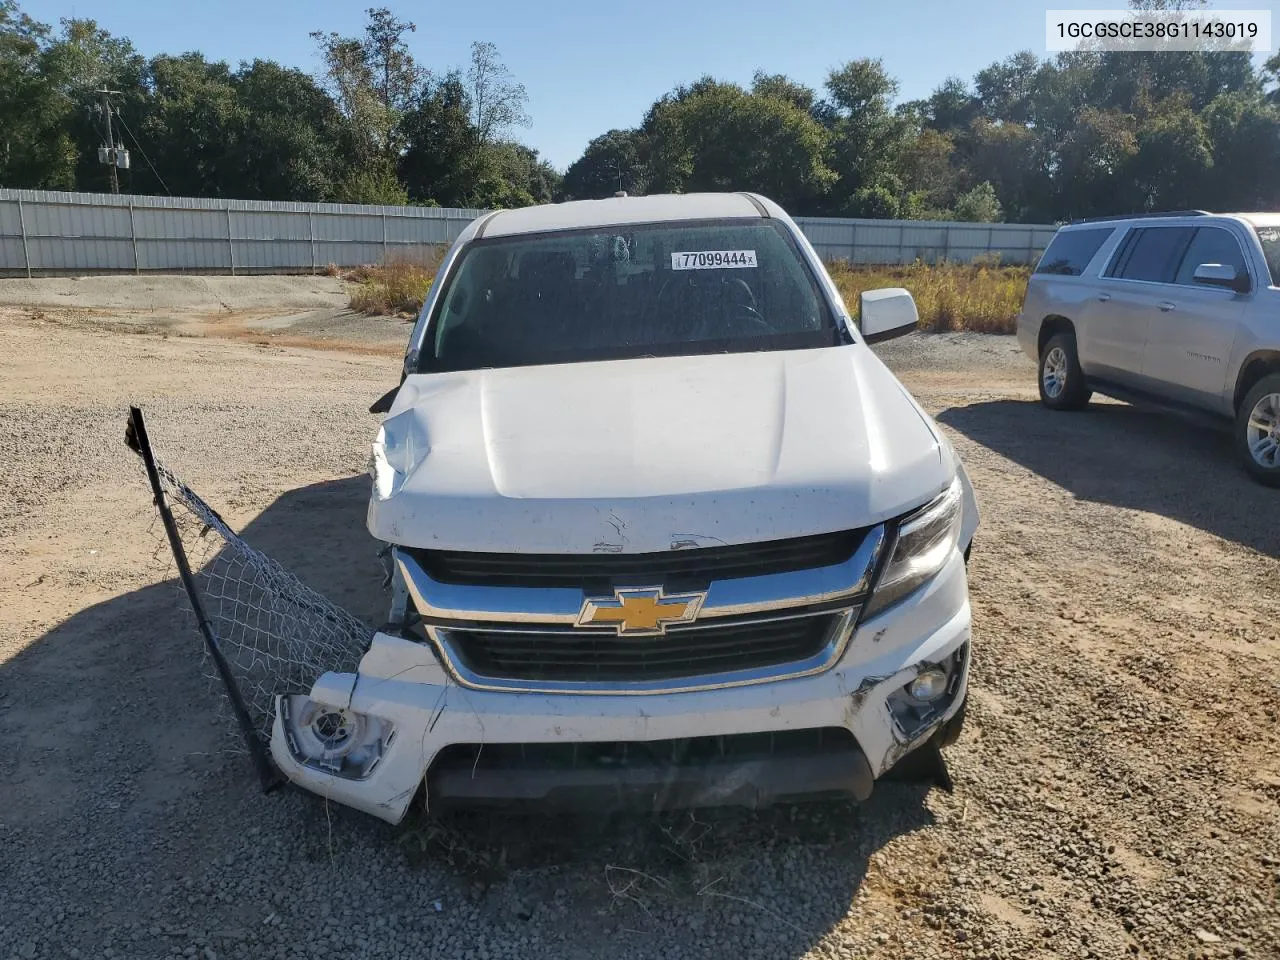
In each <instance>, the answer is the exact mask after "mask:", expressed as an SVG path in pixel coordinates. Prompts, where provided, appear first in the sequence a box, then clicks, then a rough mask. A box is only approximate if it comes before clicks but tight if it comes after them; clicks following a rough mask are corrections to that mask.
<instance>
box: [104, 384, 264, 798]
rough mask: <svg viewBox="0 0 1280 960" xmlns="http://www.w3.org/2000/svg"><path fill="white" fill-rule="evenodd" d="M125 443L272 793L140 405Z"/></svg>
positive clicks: (255, 761) (256, 764) (251, 753)
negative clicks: (137, 462) (143, 471)
mask: <svg viewBox="0 0 1280 960" xmlns="http://www.w3.org/2000/svg"><path fill="white" fill-rule="evenodd" d="M124 442H125V444H126V445H127V446H128V447H129V449H131V450H132V451H133V452H134V453H136V454H138V456H140V457H142V463H143V465H144V466H146V468H147V479H148V480H149V481H150V482H151V493H152V496H153V497H154V499H155V505H156V509H157V510H158V511H159V512H160V522H161V523H162V524H163V525H164V533H165V537H166V538H167V539H168V541H169V549H170V550H172V551H173V562H174V566H176V567H177V568H178V577H179V578H180V579H181V580H182V586H183V589H185V590H186V592H187V599H188V600H189V601H190V602H191V610H192V612H193V613H195V616H196V624H197V626H199V628H200V633H201V634H202V635H203V636H204V642H205V649H206V650H208V651H209V657H210V659H212V660H213V665H214V667H215V668H216V669H217V671H218V677H219V678H220V679H221V680H222V685H223V686H224V687H225V688H226V691H227V699H228V700H230V701H231V712H232V713H233V714H234V715H235V718H236V723H237V724H238V725H239V727H240V733H241V734H242V735H243V736H244V742H245V746H246V747H248V748H249V756H250V758H251V759H252V760H253V766H254V768H255V769H256V770H257V772H258V780H259V782H260V783H261V784H262V789H263V790H264V791H268V792H269V791H271V790H274V789H275V788H276V787H277V786H279V785H280V783H281V781H280V778H279V777H278V776H277V775H276V772H275V770H274V769H273V768H272V766H271V760H270V759H269V758H268V757H267V751H266V750H265V748H264V747H263V745H262V741H261V740H260V739H258V736H257V734H256V733H254V730H253V721H252V720H251V719H250V718H249V711H248V708H247V707H245V703H244V697H243V696H242V695H241V693H240V688H239V686H237V684H236V681H235V677H234V676H233V675H232V673H231V667H230V665H229V664H228V663H227V659H226V657H225V656H223V653H222V647H221V646H220V645H219V643H218V637H217V634H215V633H214V631H213V625H212V624H211V623H210V622H209V617H208V616H207V615H206V614H205V610H204V604H203V603H202V602H201V600H200V593H199V591H198V590H196V582H195V578H194V577H192V575H191V565H190V562H189V561H188V560H187V551H186V550H185V549H184V548H183V546H182V537H181V536H180V535H179V534H178V525H177V523H176V522H175V521H174V519H173V513H172V512H171V511H170V510H169V504H168V502H167V501H166V500H165V495H164V487H163V486H162V485H161V483H160V471H159V469H158V468H157V466H156V459H155V453H154V452H153V451H152V449H151V441H150V439H149V438H148V437H147V425H146V421H145V420H143V419H142V411H141V410H139V409H138V408H137V407H130V408H129V426H128V428H127V429H126V430H125V441H124Z"/></svg>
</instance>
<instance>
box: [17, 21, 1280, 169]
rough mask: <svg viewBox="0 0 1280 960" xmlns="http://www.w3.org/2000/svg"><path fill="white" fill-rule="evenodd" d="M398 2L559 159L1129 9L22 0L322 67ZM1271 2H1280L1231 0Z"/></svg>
mask: <svg viewBox="0 0 1280 960" xmlns="http://www.w3.org/2000/svg"><path fill="white" fill-rule="evenodd" d="M384 3H385V5H386V6H389V7H390V8H391V9H392V10H393V11H394V12H395V13H396V14H397V15H398V16H399V17H400V18H401V19H404V20H409V21H413V22H415V23H416V24H417V26H418V29H417V32H416V33H415V34H413V35H412V36H411V37H410V45H411V47H412V49H413V52H414V55H415V56H416V57H417V58H418V59H419V60H420V61H421V62H422V63H423V64H424V65H426V66H428V67H429V68H431V69H433V70H438V71H441V72H443V71H445V70H447V69H449V68H450V67H451V66H460V65H463V64H465V62H466V60H467V57H468V55H469V49H470V44H471V42H472V41H473V40H488V41H492V42H493V43H496V44H497V45H498V49H499V51H500V52H501V54H502V57H503V59H504V60H505V61H506V63H507V65H508V66H509V67H510V68H511V70H512V71H513V72H514V73H515V75H516V78H517V79H518V80H519V81H520V82H522V83H523V84H524V85H525V87H526V89H527V90H528V93H529V113H530V115H531V116H532V118H533V123H532V125H531V126H530V127H528V128H527V129H524V130H518V131H516V133H517V136H518V137H519V139H521V140H523V141H524V142H525V143H528V144H529V145H530V146H533V147H536V148H537V149H538V150H539V151H540V152H541V153H542V154H543V156H545V157H546V158H547V159H549V160H550V161H551V162H552V163H553V164H554V165H555V166H557V167H559V168H560V169H564V167H566V166H567V165H568V164H570V163H571V162H573V160H575V159H576V158H577V157H578V156H579V155H580V154H581V153H582V149H583V148H584V147H585V146H586V144H587V141H589V140H590V139H591V138H592V137H594V136H596V135H598V134H600V133H603V132H604V131H606V130H608V129H610V128H611V127H629V126H635V125H636V124H637V123H639V121H640V119H641V117H642V116H643V114H644V111H645V110H646V109H647V108H648V106H649V105H650V104H651V103H652V102H653V101H654V100H655V99H657V98H658V97H659V96H661V95H662V94H663V93H665V92H667V91H668V90H670V89H671V88H672V87H674V86H676V85H677V84H680V83H687V82H689V81H692V80H695V79H697V78H698V77H700V76H702V75H703V74H711V75H713V76H715V77H717V78H718V79H721V80H732V81H739V82H749V81H750V79H751V74H752V73H753V72H754V71H755V70H756V69H757V68H760V69H764V70H766V71H767V72H769V73H785V74H787V75H788V76H790V77H792V78H793V79H796V80H799V81H802V82H804V83H807V84H809V85H811V86H814V87H820V86H821V84H822V81H823V79H824V77H825V76H826V73H827V71H828V70H829V69H830V68H831V67H832V66H834V65H836V64H838V63H841V62H843V61H846V60H851V59H855V58H858V57H880V58H882V59H883V60H884V62H885V66H886V67H887V69H888V70H889V72H890V73H891V74H892V75H893V76H895V77H896V78H897V79H898V80H899V82H900V84H901V89H900V93H899V96H900V98H901V99H907V100H910V99H915V98H917V97H923V96H927V95H928V94H929V93H930V92H931V91H932V90H933V89H934V87H936V86H937V85H938V84H939V83H941V82H942V80H943V79H945V78H946V77H947V76H948V75H949V74H957V75H959V76H962V77H965V78H966V79H971V78H972V76H973V74H974V73H975V72H976V71H978V70H980V69H981V68H983V67H985V66H986V65H987V64H989V63H991V62H992V61H993V60H997V59H1001V58H1003V57H1005V56H1008V55H1009V54H1011V53H1014V52H1016V51H1018V50H1024V49H1029V50H1033V51H1035V52H1036V53H1040V54H1042V53H1043V48H1044V11H1045V9H1047V8H1049V7H1054V8H1064V7H1088V8H1093V9H1098V8H1106V7H1123V6H1124V3H1123V2H1121V0H1087V2H1078V3H1070V2H1069V0H1056V2H1052V3H1039V4H1038V3H1035V2H1030V0H983V2H981V3H976V2H963V0H960V2H956V0H950V2H949V0H890V2H884V0H880V2H876V3H869V2H866V0H843V2H839V0H826V2H821V3H819V2H813V0H666V2H652V0H650V2H644V0H641V2H636V0H592V2H583V0H543V2H541V3H534V2H516V0H470V2H458V0H436V2H431V3H423V2H411V3H406V2H395V0H364V2H359V0H354V2H353V0H346V2H339V0H305V2H304V0H254V2H250V0H207V2H203V3H191V2H188V0H170V2H167V3H157V2H156V0H19V5H20V6H21V7H22V9H24V10H25V11H26V12H27V13H29V14H31V15H32V16H33V17H35V18H36V19H38V20H43V21H45V22H46V23H56V22H57V21H58V19H59V18H61V17H71V16H75V17H86V18H92V19H94V20H97V21H98V22H99V24H100V25H101V26H103V27H105V28H106V29H108V30H110V31H111V32H112V33H114V34H117V35H123V36H127V37H129V38H130V39H132V40H133V42H134V45H135V46H136V47H137V48H138V49H139V51H140V52H142V53H143V54H144V55H147V56H151V55H154V54H156V53H161V52H164V53H179V52H183V51H186V50H199V51H201V52H202V53H204V54H205V55H206V56H207V57H210V58H214V59H224V60H228V61H230V62H232V63H233V64H234V63H236V62H238V61H240V60H252V59H253V58H255V57H262V58H266V59H272V60H277V61H279V62H281V63H284V64H288V65H290V66H297V67H301V68H303V69H305V70H308V71H314V70H315V69H316V68H317V65H318V63H317V58H316V53H315V45H314V43H313V42H312V40H311V39H310V37H309V36H308V34H309V33H310V32H311V31H312V30H335V31H338V32H339V33H343V34H355V33H358V32H359V31H360V29H361V27H362V25H363V21H364V10H365V8H366V7H368V6H371V5H379V6H380V5H383V4H384ZM1213 6H1215V7H1219V8H1224V9H1241V8H1259V9H1268V8H1269V9H1271V10H1272V17H1273V22H1274V27H1275V29H1276V30H1277V32H1278V33H1280V13H1278V12H1277V11H1278V10H1280V0H1270V2H1260V0H1233V2H1222V3H1215V4H1213Z"/></svg>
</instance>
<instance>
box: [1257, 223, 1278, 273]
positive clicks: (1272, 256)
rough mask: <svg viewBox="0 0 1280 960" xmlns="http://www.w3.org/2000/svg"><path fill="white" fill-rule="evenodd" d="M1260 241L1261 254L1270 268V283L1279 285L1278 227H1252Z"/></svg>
mask: <svg viewBox="0 0 1280 960" xmlns="http://www.w3.org/2000/svg"><path fill="white" fill-rule="evenodd" d="M1254 230H1256V231H1257V233H1258V239H1259V240H1260V241H1261V242H1262V254H1263V256H1265V257H1266V258H1267V266H1268V267H1270V268H1271V285H1272V286H1273V287H1280V227H1271V226H1268V227H1254Z"/></svg>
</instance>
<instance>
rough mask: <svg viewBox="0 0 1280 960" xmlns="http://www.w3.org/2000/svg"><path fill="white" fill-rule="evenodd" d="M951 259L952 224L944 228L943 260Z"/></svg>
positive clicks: (944, 261)
mask: <svg viewBox="0 0 1280 960" xmlns="http://www.w3.org/2000/svg"><path fill="white" fill-rule="evenodd" d="M950 259H951V225H950V224H947V226H945V227H943V228H942V262H943V263H946V262H947V261H949V260H950Z"/></svg>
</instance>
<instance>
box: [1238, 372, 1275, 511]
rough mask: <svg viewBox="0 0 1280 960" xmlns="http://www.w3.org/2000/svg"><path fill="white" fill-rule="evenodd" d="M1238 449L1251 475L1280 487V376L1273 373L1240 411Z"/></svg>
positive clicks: (1268, 484)
mask: <svg viewBox="0 0 1280 960" xmlns="http://www.w3.org/2000/svg"><path fill="white" fill-rule="evenodd" d="M1235 434H1236V436H1235V440H1236V447H1237V449H1238V450H1239V451H1240V456H1241V458H1242V459H1243V460H1244V468H1245V470H1247V471H1249V476H1251V477H1253V479H1255V480H1257V481H1258V482H1259V483H1265V484H1266V485H1267V486H1269V487H1280V373H1269V374H1267V375H1266V376H1265V377H1263V378H1262V379H1261V380H1259V381H1258V382H1257V383H1255V384H1254V385H1253V387H1252V388H1251V389H1250V390H1249V392H1248V393H1247V394H1245V397H1244V402H1243V403H1241V404H1240V409H1239V410H1237V411H1236V428H1235Z"/></svg>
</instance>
